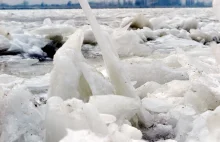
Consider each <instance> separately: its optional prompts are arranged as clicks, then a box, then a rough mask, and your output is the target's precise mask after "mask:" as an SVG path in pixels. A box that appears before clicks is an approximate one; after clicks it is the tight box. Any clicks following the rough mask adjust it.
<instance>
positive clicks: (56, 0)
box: [0, 0, 212, 5]
mask: <svg viewBox="0 0 220 142" xmlns="http://www.w3.org/2000/svg"><path fill="white" fill-rule="evenodd" d="M1 1H2V2H4V3H7V4H11V5H14V4H20V3H22V2H23V1H24V0H0V2H1ZM27 1H28V2H29V3H30V4H40V3H42V2H44V3H47V4H64V3H67V2H68V1H69V0H27ZM71 1H72V2H76V1H77V0H71ZM90 1H104V0H90ZM106 1H117V0H106ZM131 1H134V0H131ZM180 1H181V3H182V5H184V4H185V2H186V0H180ZM194 1H195V2H196V1H199V2H205V3H209V2H211V1H212V0H194Z"/></svg>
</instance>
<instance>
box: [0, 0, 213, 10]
mask: <svg viewBox="0 0 220 142" xmlns="http://www.w3.org/2000/svg"><path fill="white" fill-rule="evenodd" d="M211 5H212V4H211V3H208V4H205V3H201V2H194V1H193V0H186V3H185V4H184V5H183V4H182V3H181V2H180V0H135V2H133V1H130V0H123V1H120V0H118V1H117V2H109V1H108V2H106V1H105V0H104V1H100V2H98V3H97V2H90V6H91V7H92V8H150V7H210V6H211ZM72 8H76V9H77V8H80V5H79V4H78V3H72V2H71V1H69V2H68V3H66V4H46V3H43V2H42V3H41V4H35V5H30V4H29V3H28V1H27V0H24V1H23V2H22V3H21V4H18V5H8V4H6V3H2V4H0V9H72Z"/></svg>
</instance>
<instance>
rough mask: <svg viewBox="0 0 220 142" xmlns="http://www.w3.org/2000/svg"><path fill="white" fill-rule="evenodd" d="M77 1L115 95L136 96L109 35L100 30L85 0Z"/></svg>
mask: <svg viewBox="0 0 220 142" xmlns="http://www.w3.org/2000/svg"><path fill="white" fill-rule="evenodd" d="M79 3H80V5H81V7H82V9H83V11H84V13H85V14H86V16H87V18H88V20H89V22H90V24H91V27H92V30H93V33H94V35H95V37H96V40H97V42H98V44H99V46H100V48H101V51H102V55H103V59H104V61H105V65H106V68H107V70H108V73H109V77H110V79H111V82H112V84H113V85H114V88H115V91H116V94H117V95H123V96H127V97H132V98H138V97H137V95H135V91H134V87H133V86H132V83H131V82H130V80H129V79H128V78H127V77H126V75H125V71H124V70H123V69H122V65H121V64H120V60H119V58H118V57H117V56H116V55H115V52H114V50H113V49H114V48H113V47H111V46H112V45H113V44H112V43H110V41H111V40H110V39H108V38H110V37H109V36H107V37H106V36H104V33H103V32H102V31H101V28H100V25H99V24H98V22H97V20H96V18H95V16H94V15H93V14H92V10H91V8H90V6H89V4H88V2H87V1H86V0H79Z"/></svg>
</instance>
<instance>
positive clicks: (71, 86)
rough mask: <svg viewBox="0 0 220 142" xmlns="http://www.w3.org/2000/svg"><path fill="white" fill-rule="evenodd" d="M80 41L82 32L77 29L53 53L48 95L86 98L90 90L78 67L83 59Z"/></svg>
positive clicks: (64, 97)
mask: <svg viewBox="0 0 220 142" xmlns="http://www.w3.org/2000/svg"><path fill="white" fill-rule="evenodd" d="M82 43H83V33H82V31H80V30H78V31H76V32H75V33H74V34H73V35H72V36H71V37H70V38H69V39H68V40H67V42H66V43H65V44H64V45H63V46H62V47H61V48H60V49H59V50H58V51H57V53H56V54H55V56H54V68H53V70H52V73H51V82H50V90H49V97H51V96H60V97H61V98H62V99H64V100H66V99H70V98H72V97H75V98H78V99H82V100H84V99H85V101H86V100H88V97H89V96H87V95H89V94H91V93H90V92H91V90H90V88H89V85H88V83H87V82H86V80H85V78H84V76H83V75H82V73H81V71H80V67H79V64H80V63H81V62H84V61H85V60H84V57H83V55H82V53H81V46H82ZM82 87H84V88H82Z"/></svg>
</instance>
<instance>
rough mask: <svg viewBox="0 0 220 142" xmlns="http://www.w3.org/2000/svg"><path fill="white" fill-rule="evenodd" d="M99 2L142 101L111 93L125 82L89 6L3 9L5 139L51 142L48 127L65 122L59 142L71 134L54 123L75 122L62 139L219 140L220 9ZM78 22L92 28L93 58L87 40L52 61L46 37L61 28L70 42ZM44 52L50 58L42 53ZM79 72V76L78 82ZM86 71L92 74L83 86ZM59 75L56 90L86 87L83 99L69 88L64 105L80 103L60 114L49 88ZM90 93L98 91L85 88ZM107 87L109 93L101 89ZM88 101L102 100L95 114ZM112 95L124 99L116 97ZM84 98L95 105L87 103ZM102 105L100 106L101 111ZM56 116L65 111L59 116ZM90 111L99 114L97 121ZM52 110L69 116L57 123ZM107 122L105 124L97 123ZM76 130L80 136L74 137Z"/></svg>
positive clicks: (87, 36)
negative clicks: (110, 67)
mask: <svg viewBox="0 0 220 142" xmlns="http://www.w3.org/2000/svg"><path fill="white" fill-rule="evenodd" d="M93 12H94V15H95V16H96V17H97V20H98V22H99V24H100V25H101V29H102V31H104V32H103V33H108V34H109V35H110V38H111V39H113V45H115V48H113V49H111V50H112V51H113V52H114V55H117V54H118V55H119V58H120V59H121V66H120V69H122V71H124V73H125V74H126V76H127V77H128V78H127V79H128V80H131V83H132V85H133V86H134V92H135V94H136V95H137V96H138V98H139V99H140V100H141V105H140V106H139V105H137V104H136V103H137V102H133V100H130V99H131V98H126V97H125V98H124V99H123V98H121V97H119V98H117V97H116V98H115V97H114V96H116V95H109V94H116V92H117V89H115V88H117V87H115V86H114V83H112V82H111V81H112V80H111V76H110V75H109V74H108V73H109V72H108V71H107V69H106V67H105V65H104V62H103V59H102V53H101V50H100V48H99V45H98V44H97V41H96V39H95V37H94V35H93V33H92V30H91V27H90V25H89V22H88V20H87V18H86V17H85V15H84V13H83V11H82V10H74V9H72V10H2V11H0V19H1V20H0V142H43V140H44V139H45V129H46V127H47V129H48V130H51V135H56V134H58V133H59V132H60V133H59V134H58V135H57V137H56V136H54V138H52V139H51V138H48V139H47V138H46V139H47V140H48V141H47V142H56V141H58V139H59V140H61V139H62V138H64V136H66V135H67V134H66V133H65V135H64V134H63V133H62V132H61V131H62V130H57V131H56V132H54V131H53V129H55V128H56V129H58V128H61V129H63V128H65V127H64V125H65V126H67V125H68V128H69V129H71V131H70V132H69V133H70V134H69V135H67V137H65V138H64V139H63V141H61V142H79V141H80V140H82V141H83V142H145V141H146V142H208V141H209V142H218V141H215V140H216V139H215V138H219V137H218V136H219V130H220V125H219V122H218V119H219V118H220V117H219V116H220V115H219V105H220V91H219V87H220V68H219V65H218V62H217V61H220V60H218V59H220V58H219V57H218V56H219V55H218V53H219V49H218V48H219V47H218V45H217V44H218V43H220V22H219V21H218V20H217V18H216V17H215V15H214V13H213V11H212V9H210V8H184V9H182V8H169V9H161V8H157V9H98V10H93ZM129 24H130V25H129ZM78 29H81V30H82V33H83V35H84V38H83V45H82V50H81V52H82V54H83V57H84V58H85V59H84V58H83V57H82V58H81V56H80V55H81V52H79V51H78V50H75V49H74V50H73V52H72V53H68V52H67V51H64V50H63V52H62V50H61V51H60V54H58V55H57V57H56V59H57V62H56V66H55V67H54V68H53V60H52V59H50V58H48V56H49V55H48V53H45V52H44V51H43V47H45V46H47V45H49V44H51V42H53V41H52V39H51V37H54V36H59V37H62V39H61V42H62V44H63V43H64V42H66V41H67V40H68V39H69V37H70V36H71V35H72V34H73V33H75V31H77V30H78ZM79 35H80V34H79ZM79 37H80V36H79ZM79 37H78V38H79ZM75 38H76V37H75ZM78 38H77V39H78ZM79 39H80V38H79ZM73 41H75V43H72V45H73V46H78V45H80V47H81V44H80V41H79V40H78V41H77V40H73ZM78 42H79V43H78ZM54 45H55V44H53V47H54ZM56 50H57V49H56ZM58 51H59V50H58ZM61 53H62V54H61ZM3 54H4V55H3ZM5 54H8V55H5ZM34 55H35V56H34ZM39 57H44V60H43V61H40V60H39ZM66 57H68V58H66ZM70 57H71V59H73V61H72V60H69V58H70ZM78 60H79V62H78ZM59 61H60V62H59ZM61 61H66V62H61ZM69 61H71V64H69ZM72 62H73V63H72ZM54 63H55V62H54ZM71 65H72V66H71ZM68 67H69V68H68ZM52 70H53V72H52V73H51V71H52ZM118 72H120V70H118ZM51 74H52V75H51ZM60 74H61V75H66V76H61V75H60ZM79 74H80V75H79ZM77 76H78V77H79V82H77V83H78V86H77V85H76V84H74V83H75V82H74V81H75V80H76V78H77ZM74 79H75V80H74ZM63 80H64V81H63ZM82 80H83V81H84V80H86V81H84V82H83V83H84V84H83V85H82V86H83V87H82V86H81V88H80V87H79V86H80V84H81V83H82V82H81V81H82ZM110 80H111V81H110ZM126 83H127V82H125V84H126ZM54 84H55V85H54ZM50 85H51V86H52V87H51V88H53V87H54V86H56V85H57V86H56V87H54V90H58V91H57V92H55V93H54V94H58V93H60V94H62V93H64V94H65V95H66V94H69V92H71V91H72V90H74V89H75V90H74V91H76V92H77V93H79V94H80V96H79V98H78V97H76V98H78V99H81V100H83V101H84V102H78V100H72V102H70V101H69V102H68V101H65V99H66V98H65V99H64V98H62V99H64V102H62V101H61V102H62V105H61V106H62V107H64V105H67V106H68V105H69V103H70V104H71V103H72V104H71V105H76V106H71V107H75V108H71V109H73V110H70V108H69V109H68V111H71V114H70V112H68V113H67V112H66V111H67V110H62V109H63V108H62V107H60V108H59V109H57V110H56V112H59V111H60V113H61V114H60V113H59V114H55V113H54V114H53V113H51V114H50V113H49V114H48V115H45V114H46V108H47V105H46V104H47V99H48V94H50V95H51V92H53V89H52V91H51V90H50V91H49V92H48V90H49V86H50ZM53 85H54V86H53ZM62 85H64V86H65V85H67V87H66V86H65V87H66V88H65V87H64V88H65V89H66V90H65V89H62V88H61V87H60V86H62ZM68 85H69V86H68ZM76 86H77V87H76ZM88 86H89V87H88ZM71 87H72V88H71ZM114 87H115V88H114ZM73 88H74V89H73ZM88 88H89V89H88ZM62 90H63V91H64V92H62ZM68 91H69V92H68ZM77 93H76V94H77ZM86 93H87V95H88V94H89V95H90V96H93V97H91V98H87V97H86V96H83V95H85V94H86ZM60 94H58V96H61V95H60ZM76 94H74V95H76ZM82 94H83V95H82ZM102 95H106V96H107V95H109V98H107V97H106V98H105V97H104V98H102V97H100V96H102ZM52 96H53V94H52ZM67 96H68V95H67ZM76 96H77V95H76ZM94 96H95V97H94ZM96 96H97V97H96ZM74 97H75V96H74ZM67 98H68V97H67ZM68 99H70V98H68ZM111 99H112V100H111ZM120 100H121V101H120ZM56 101H58V100H56ZM59 101H60V100H59ZM59 101H58V102H59ZM87 102H89V103H90V104H92V105H93V106H94V108H96V109H97V110H96V109H95V111H94V114H93V115H91V116H90V113H89V112H90V111H91V110H93V107H91V108H87V107H88V106H87V105H85V104H86V103H87ZM121 102H123V103H122V104H120V103H121ZM84 103H85V104H84ZM90 104H89V105H90ZM103 104H105V105H106V106H103ZM112 104H113V105H115V106H118V107H117V108H116V107H111V105H112ZM53 107H54V106H53ZM81 107H82V108H84V107H85V108H86V110H85V111H83V112H81V111H82V110H81V109H82V108H81ZM108 107H109V109H103V108H108ZM120 107H121V108H120ZM132 107H134V108H132ZM75 109H76V110H75ZM87 109H88V110H87ZM90 109H91V110H90ZM136 109H138V111H137V112H136ZM53 111H54V110H53ZM130 111H134V114H135V115H134V114H133V112H132V113H131V112H130ZM123 113H125V115H123V116H122V114H123ZM96 114H97V116H99V114H100V118H97V117H96ZM106 114H107V115H106ZM84 115H85V116H84ZM55 116H56V117H60V119H53V118H54V117H55ZM75 116H76V117H75ZM131 116H132V117H131ZM45 117H46V120H45V119H44V118H45ZM61 117H62V118H61ZM87 117H89V118H90V117H91V118H94V117H96V118H97V120H96V119H95V120H94V123H92V122H91V123H92V124H91V125H90V122H89V120H87V119H89V118H87ZM48 118H50V119H51V120H53V121H54V122H56V123H59V121H62V122H61V123H64V122H65V124H63V125H56V126H54V125H52V122H51V123H50V121H49V120H48ZM70 118H71V119H72V118H73V124H72V123H70V122H71V121H70V122H69V119H70ZM78 118H79V120H78ZM84 119H85V120H84ZM114 119H115V120H114ZM67 120H68V121H67ZM135 120H137V123H135ZM102 121H103V122H102ZM85 122H86V123H85ZM45 123H47V125H45ZM87 123H88V126H87ZM104 123H106V125H104ZM99 124H100V129H98V128H96V127H94V126H93V125H99ZM130 125H132V126H133V127H132V126H130ZM215 125H216V127H215ZM102 126H103V127H102ZM105 128H106V129H108V132H107V133H108V135H105V136H104V137H103V136H100V135H99V134H97V133H96V132H97V131H103V133H104V131H105ZM75 130H77V131H75ZM78 130H83V131H82V132H81V131H78ZM90 132H91V133H90ZM47 136H48V135H47ZM47 136H46V137H47ZM71 136H75V139H74V140H75V141H74V140H73V138H72V139H71ZM49 139H50V140H49ZM212 140H213V141H212Z"/></svg>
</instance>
